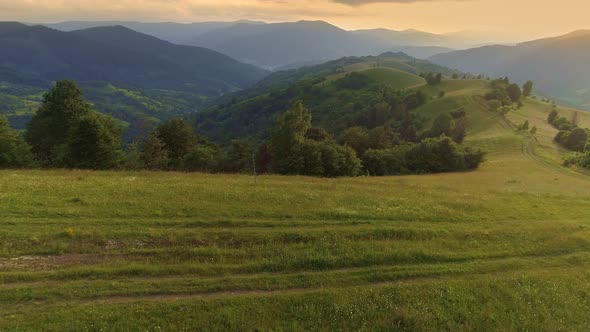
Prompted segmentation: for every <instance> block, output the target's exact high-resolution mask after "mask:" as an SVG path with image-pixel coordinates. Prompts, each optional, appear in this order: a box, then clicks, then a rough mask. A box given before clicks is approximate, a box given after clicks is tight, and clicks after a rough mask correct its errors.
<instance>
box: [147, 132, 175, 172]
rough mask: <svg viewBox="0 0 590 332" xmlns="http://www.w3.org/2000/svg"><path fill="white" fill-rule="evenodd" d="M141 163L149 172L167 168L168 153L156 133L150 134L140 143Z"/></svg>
mask: <svg viewBox="0 0 590 332" xmlns="http://www.w3.org/2000/svg"><path fill="white" fill-rule="evenodd" d="M141 161H142V162H143V164H144V165H145V167H146V168H147V169H150V170H164V169H167V168H168V164H169V163H170V159H169V158H168V151H167V150H166V146H165V145H164V143H163V142H162V141H161V140H160V138H159V137H158V136H157V135H156V133H152V134H151V135H149V136H148V137H147V138H146V139H145V140H144V141H143V142H142V144H141Z"/></svg>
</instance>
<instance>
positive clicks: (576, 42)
mask: <svg viewBox="0 0 590 332" xmlns="http://www.w3.org/2000/svg"><path fill="white" fill-rule="evenodd" d="M588 59H590V30H580V31H576V32H573V33H570V34H567V35H563V36H558V37H553V38H545V39H539V40H535V41H530V42H526V43H521V44H518V45H516V46H499V45H493V46H484V47H480V48H474V49H469V50H464V51H455V52H450V53H446V54H439V55H435V56H433V57H431V58H430V60H431V61H433V62H435V63H438V64H440V65H443V66H447V67H451V68H455V69H458V70H461V71H465V72H471V73H484V74H487V75H491V76H508V77H510V78H511V79H512V80H516V81H518V82H524V81H526V80H529V79H530V80H533V81H534V82H535V84H536V86H537V90H538V91H539V92H540V93H542V94H544V95H546V96H548V97H551V98H555V99H557V100H559V101H561V102H565V103H568V104H570V105H574V106H579V107H584V108H586V109H589V110H590V66H588Z"/></svg>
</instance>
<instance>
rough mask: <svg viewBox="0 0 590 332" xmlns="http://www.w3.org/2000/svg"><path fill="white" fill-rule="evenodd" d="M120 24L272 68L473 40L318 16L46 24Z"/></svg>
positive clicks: (443, 48)
mask: <svg viewBox="0 0 590 332" xmlns="http://www.w3.org/2000/svg"><path fill="white" fill-rule="evenodd" d="M115 25H117V26H124V27H127V28H129V29H132V30H135V31H138V32H141V33H145V34H148V35H151V36H154V37H157V38H159V39H163V40H167V41H170V42H172V43H175V44H182V45H192V46H201V47H206V48H210V49H214V50H216V51H219V52H221V53H224V54H228V55H230V56H232V57H233V58H235V59H238V60H240V61H243V62H247V63H252V64H255V65H258V66H261V67H265V68H270V69H273V70H281V69H285V68H298V67H302V66H305V65H312V64H320V63H323V62H326V61H329V60H334V59H338V58H341V57H345V56H366V55H378V54H380V53H383V52H388V51H395V52H404V53H407V54H409V55H412V56H414V57H417V58H422V59H425V58H428V57H430V56H432V55H435V54H439V53H443V52H449V51H452V49H453V48H462V47H466V45H473V44H474V43H475V42H473V41H472V40H471V39H470V40H469V41H467V39H466V40H462V38H461V37H459V36H451V35H448V36H447V35H438V34H432V33H428V32H423V31H417V30H404V31H395V30H388V29H373V30H358V31H345V30H343V29H340V28H338V27H336V26H334V25H331V24H329V23H326V22H322V21H299V22H287V23H274V24H266V23H263V22H253V21H236V22H203V23H191V24H179V23H142V22H118V21H113V22H63V23H56V24H46V26H48V27H51V28H54V29H58V30H63V31H73V30H81V29H87V28H95V27H106V26H115Z"/></svg>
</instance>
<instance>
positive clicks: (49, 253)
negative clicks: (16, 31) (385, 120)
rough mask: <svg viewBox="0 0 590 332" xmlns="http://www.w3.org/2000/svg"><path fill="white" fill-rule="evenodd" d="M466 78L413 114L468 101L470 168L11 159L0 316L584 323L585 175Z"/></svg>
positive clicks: (277, 325) (532, 106)
mask: <svg viewBox="0 0 590 332" xmlns="http://www.w3.org/2000/svg"><path fill="white" fill-rule="evenodd" d="M465 82H466V81H447V82H444V84H443V85H442V86H440V87H438V89H442V90H445V91H447V92H448V93H447V97H445V98H442V99H439V100H436V101H434V102H432V103H430V104H429V105H427V106H428V107H424V108H421V109H419V110H418V113H422V114H423V115H424V116H425V117H428V118H431V117H432V115H435V114H436V113H437V112H450V111H453V110H456V109H457V108H464V109H465V110H466V111H467V114H468V121H469V122H470V132H469V136H468V142H469V143H471V144H474V145H477V146H480V147H482V148H484V149H486V150H487V151H488V152H489V153H488V156H487V161H486V162H485V163H484V165H483V166H482V167H481V169H479V170H478V171H475V172H469V173H455V174H436V175H425V176H403V177H386V178H367V177H359V178H345V179H319V178H306V177H281V176H261V177H258V178H257V179H255V178H254V177H252V176H248V175H206V174H180V173H149V172H140V173H136V172H86V171H0V202H1V204H0V229H1V230H2V232H0V243H1V244H2V245H1V246H0V331H9V330H19V331H20V330H43V331H100V330H104V331H113V330H115V331H116V330H131V329H133V330H143V331H160V330H161V331H182V330H185V331H188V330H190V331H193V330H236V331H238V330H239V331H244V330H256V329H258V330H326V331H328V330H329V331H334V330H367V331H372V330H450V331H461V330H479V331H490V330H502V331H505V330H528V331H556V330H566V331H588V330H590V315H588V312H590V219H589V218H588V216H590V177H589V176H588V175H586V174H584V173H580V172H577V171H575V170H572V169H568V168H564V167H562V166H560V163H561V161H560V158H561V154H562V153H563V151H560V149H559V148H558V147H557V146H556V145H555V144H553V142H552V137H553V136H554V135H555V129H553V128H552V127H550V126H549V125H547V124H546V121H544V118H546V115H547V114H548V113H549V111H550V109H551V107H550V105H548V104H544V103H541V102H538V101H534V100H527V101H526V102H525V107H524V108H522V109H520V110H518V111H515V112H514V113H512V114H509V115H508V117H507V119H503V118H502V117H501V116H500V115H498V114H495V113H491V112H489V111H488V110H486V109H485V107H483V106H482V103H481V101H480V100H479V98H478V97H477V96H476V95H477V93H476V91H479V90H478V89H483V85H482V84H483V83H481V82H482V81H471V84H467V83H465ZM478 82H479V83H478ZM435 92H436V91H432V93H433V94H434V93H435ZM564 112H565V110H564ZM579 118H580V121H583V123H587V122H589V121H590V117H588V115H587V114H585V113H583V114H582V113H581V114H580V115H579ZM524 120H529V121H530V122H531V124H532V125H535V126H537V127H538V128H539V131H538V133H537V135H535V136H534V137H532V136H530V135H529V134H524V133H519V132H517V131H515V130H514V127H515V125H517V124H520V123H521V122H524Z"/></svg>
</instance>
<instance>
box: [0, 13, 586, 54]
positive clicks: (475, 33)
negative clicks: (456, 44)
mask: <svg viewBox="0 0 590 332" xmlns="http://www.w3.org/2000/svg"><path fill="white" fill-rule="evenodd" d="M0 22H14V23H20V24H25V25H30V26H34V25H42V26H44V25H55V24H66V23H114V24H113V25H112V26H117V24H116V23H121V24H125V23H139V24H179V25H191V24H204V23H252V24H254V23H259V24H288V23H300V22H322V23H325V24H328V25H332V26H334V27H336V28H339V29H342V30H345V31H348V32H354V31H369V30H389V31H396V32H407V31H415V32H422V33H429V34H435V35H441V36H451V35H455V34H466V35H468V34H472V35H473V36H470V37H468V38H471V39H473V41H475V40H477V38H478V37H479V38H482V37H484V38H485V35H484V34H485V32H482V31H476V30H460V31H450V32H444V33H437V32H432V31H427V30H419V29H415V28H407V29H397V30H396V29H391V28H384V27H372V28H361V29H346V28H344V27H341V26H338V25H337V24H334V23H332V22H329V21H326V20H321V19H318V20H306V19H301V20H294V21H281V22H267V21H255V20H248V19H240V20H227V21H192V22H178V21H141V20H76V19H73V20H58V21H45V22H26V21H18V20H16V21H10V20H0ZM580 31H590V28H579V29H574V30H568V31H565V32H563V33H559V34H547V35H539V36H537V37H534V38H530V39H526V38H524V37H523V38H517V39H512V40H502V39H501V37H496V39H493V37H491V36H489V39H482V40H480V44H481V46H484V45H492V44H518V43H523V42H528V41H534V40H538V39H545V38H553V37H560V36H564V35H569V34H573V33H576V32H580ZM498 38H499V39H498ZM473 47H477V46H476V44H474V45H473Z"/></svg>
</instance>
